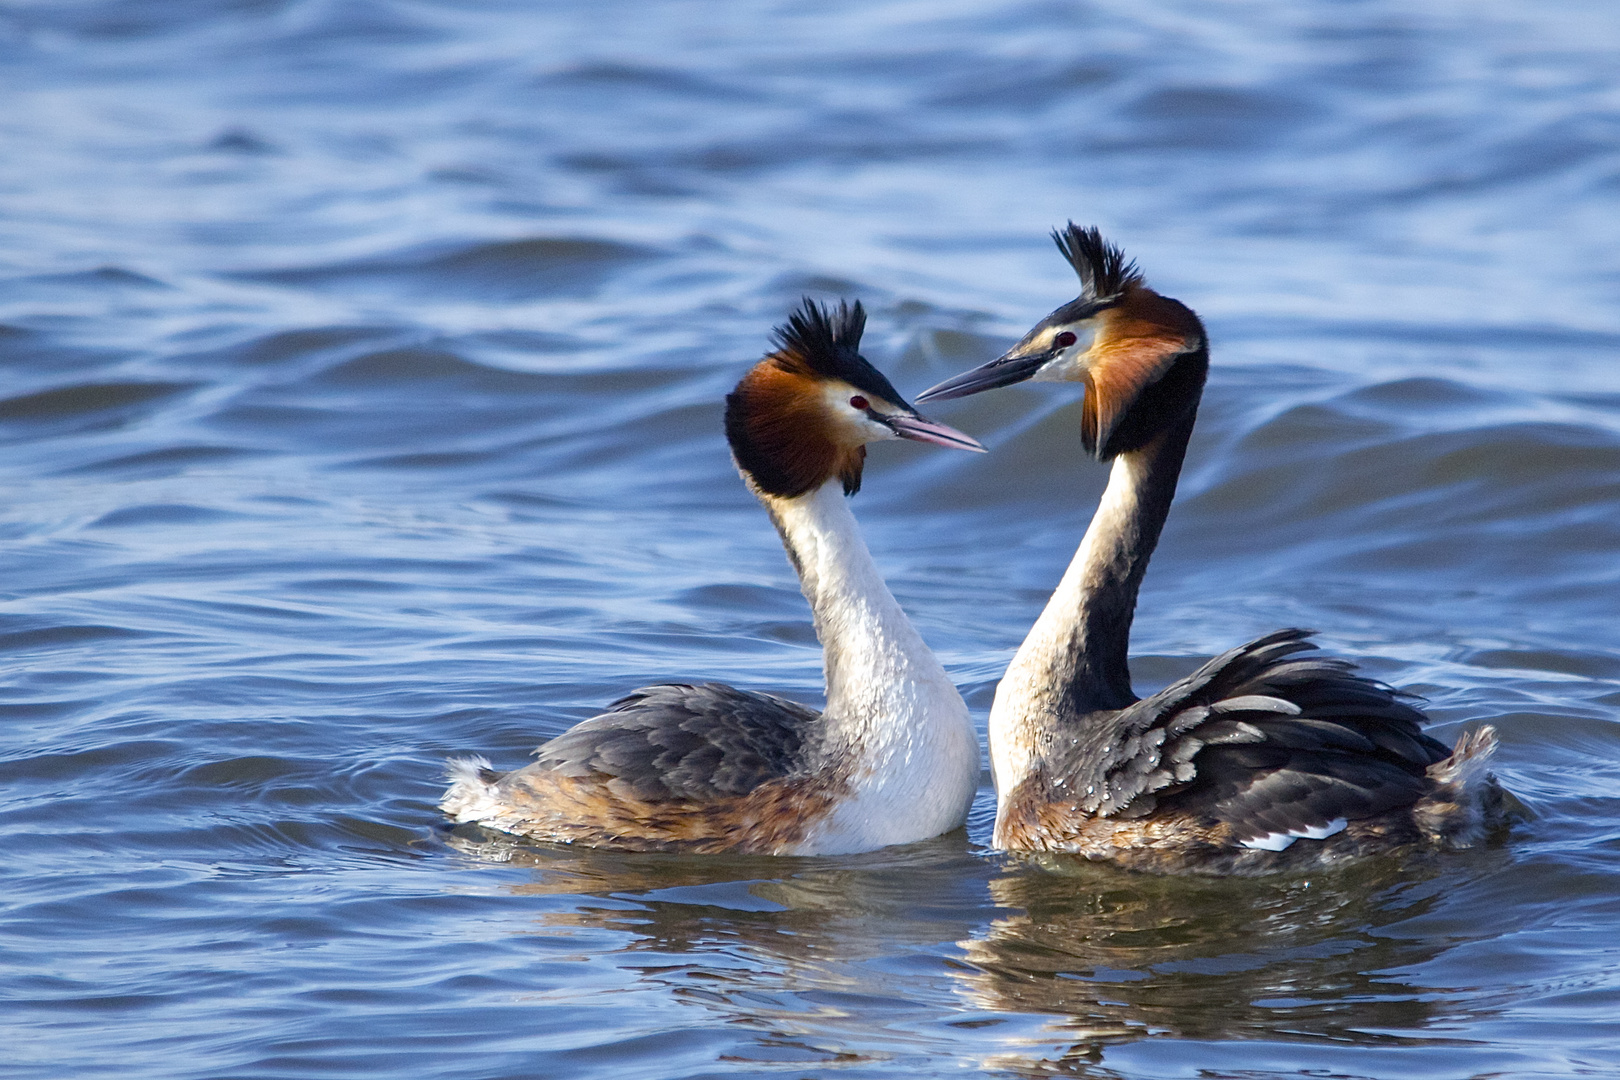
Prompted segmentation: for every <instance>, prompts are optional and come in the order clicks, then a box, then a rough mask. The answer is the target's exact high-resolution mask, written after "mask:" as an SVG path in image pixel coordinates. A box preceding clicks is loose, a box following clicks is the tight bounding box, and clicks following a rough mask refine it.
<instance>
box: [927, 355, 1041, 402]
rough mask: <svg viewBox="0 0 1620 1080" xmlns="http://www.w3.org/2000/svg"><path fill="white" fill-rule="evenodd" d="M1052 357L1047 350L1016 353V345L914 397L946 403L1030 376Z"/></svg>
mask: <svg viewBox="0 0 1620 1080" xmlns="http://www.w3.org/2000/svg"><path fill="white" fill-rule="evenodd" d="M1054 355H1056V354H1055V353H1054V352H1053V350H1051V349H1043V350H1042V351H1040V352H1036V353H1020V352H1019V351H1018V348H1017V346H1014V347H1013V348H1012V349H1010V350H1009V351H1008V352H1006V353H1005V354H1003V355H1001V356H998V357H996V358H995V359H994V360H992V361H990V362H989V363H988V364H982V365H980V366H979V367H976V368H974V369H972V370H971V371H964V372H962V374H960V375H953V376H951V377H950V378H949V379H946V380H945V381H944V382H942V383H940V384H939V385H937V386H930V387H929V388H928V389H927V390H924V391H923V392H922V393H920V394H918V395H917V400H918V401H950V400H951V399H952V398H959V397H967V396H968V395H969V394H977V393H979V392H980V391H981V390H994V389H996V388H997V387H1001V386H1011V385H1012V384H1013V383H1020V382H1023V381H1024V380H1025V379H1027V378H1029V377H1031V376H1032V375H1034V374H1035V373H1036V372H1037V371H1039V370H1040V369H1041V367H1042V366H1043V365H1045V363H1046V362H1047V361H1048V360H1050V359H1052V357H1053V356H1054Z"/></svg>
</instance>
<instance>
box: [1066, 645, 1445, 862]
mask: <svg viewBox="0 0 1620 1080" xmlns="http://www.w3.org/2000/svg"><path fill="white" fill-rule="evenodd" d="M1309 636H1310V632H1309V631H1305V630H1279V631H1277V632H1276V633H1273V634H1268V635H1266V636H1265V637H1262V638H1257V639H1256V640H1254V641H1251V642H1249V643H1248V644H1246V645H1242V646H1240V647H1238V648H1236V649H1233V650H1231V651H1230V652H1226V653H1223V654H1221V655H1220V656H1217V657H1215V658H1214V659H1213V660H1211V661H1209V662H1208V663H1207V664H1205V665H1204V666H1202V667H1201V668H1199V669H1198V670H1197V671H1195V672H1193V673H1192V674H1191V675H1189V676H1187V677H1186V678H1185V679H1182V680H1180V681H1179V682H1176V683H1174V684H1172V685H1170V686H1168V687H1166V688H1165V689H1164V690H1161V691H1160V692H1159V693H1157V694H1154V695H1152V696H1151V697H1147V698H1143V699H1141V700H1140V701H1137V702H1136V703H1135V704H1133V705H1131V706H1129V707H1127V708H1125V709H1123V710H1120V711H1118V712H1112V711H1103V712H1098V713H1093V714H1090V715H1088V716H1085V717H1082V718H1080V722H1079V724H1078V725H1077V727H1076V731H1075V734H1074V735H1073V736H1072V737H1071V738H1070V739H1069V740H1067V741H1066V742H1060V743H1059V744H1057V745H1055V746H1054V747H1052V748H1051V750H1049V751H1048V758H1049V760H1048V762H1047V767H1046V769H1045V772H1046V775H1048V776H1053V777H1062V778H1064V780H1063V781H1062V789H1061V790H1055V791H1054V792H1053V794H1054V795H1055V796H1059V797H1065V798H1073V799H1075V800H1076V802H1077V803H1078V805H1079V806H1080V808H1081V809H1082V810H1084V811H1086V812H1088V813H1093V814H1099V815H1101V816H1104V817H1139V816H1141V815H1143V814H1146V813H1149V812H1151V811H1152V810H1154V809H1156V808H1157V807H1159V806H1165V805H1168V804H1169V802H1170V801H1171V800H1174V805H1175V806H1176V807H1177V808H1178V809H1180V810H1181V811H1183V812H1187V813H1193V814H1197V815H1200V816H1203V817H1207V818H1210V819H1213V820H1215V821H1223V822H1227V823H1229V824H1231V825H1232V826H1234V828H1235V829H1236V832H1237V838H1238V839H1239V840H1245V839H1254V838H1258V837H1261V836H1264V835H1266V834H1267V833H1270V832H1283V833H1286V832H1290V831H1296V830H1299V829H1304V828H1321V827H1323V826H1326V825H1328V824H1329V823H1330V822H1332V821H1334V820H1335V819H1337V818H1341V817H1342V818H1346V819H1352V820H1353V819H1356V818H1361V817H1369V816H1372V815H1374V814H1378V813H1382V812H1383V811H1385V810H1390V809H1393V808H1395V807H1397V806H1402V805H1408V804H1410V803H1412V802H1415V801H1416V800H1417V799H1418V798H1419V797H1420V796H1421V795H1422V794H1423V793H1424V791H1426V790H1427V788H1428V781H1427V780H1426V778H1425V770H1426V769H1427V768H1428V767H1429V766H1430V765H1432V764H1433V763H1434V762H1436V761H1439V760H1441V759H1442V758H1444V757H1446V756H1447V755H1448V754H1449V753H1450V751H1449V750H1448V749H1447V748H1446V747H1445V746H1444V745H1443V744H1442V743H1440V742H1438V741H1436V740H1435V739H1432V738H1430V737H1429V736H1427V735H1425V734H1423V731H1422V725H1423V723H1424V716H1423V714H1422V713H1420V712H1418V711H1417V710H1416V709H1414V708H1413V707H1412V706H1410V705H1408V704H1406V703H1405V702H1404V701H1402V700H1400V696H1399V695H1398V694H1397V693H1396V692H1395V691H1394V690H1392V689H1391V688H1389V687H1387V686H1385V685H1383V684H1382V683H1378V682H1374V681H1373V680H1371V679H1366V678H1363V677H1362V676H1360V675H1357V674H1355V672H1354V670H1353V666H1352V665H1351V664H1349V663H1348V662H1346V661H1344V660H1337V659H1333V658H1331V657H1317V656H1300V655H1298V654H1300V653H1303V652H1308V651H1310V650H1313V649H1315V646H1314V645H1312V644H1311V643H1310V642H1309V641H1308V640H1307V638H1309Z"/></svg>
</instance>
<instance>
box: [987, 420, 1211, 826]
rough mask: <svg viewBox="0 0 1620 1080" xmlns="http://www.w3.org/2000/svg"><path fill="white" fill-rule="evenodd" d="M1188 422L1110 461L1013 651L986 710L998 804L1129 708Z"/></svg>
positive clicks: (1175, 426) (1187, 430)
mask: <svg viewBox="0 0 1620 1080" xmlns="http://www.w3.org/2000/svg"><path fill="white" fill-rule="evenodd" d="M1193 418H1194V414H1193V413H1192V412H1191V411H1189V412H1188V414H1187V415H1186V417H1185V418H1184V419H1183V420H1182V421H1180V422H1178V423H1176V424H1174V425H1172V426H1171V427H1170V428H1169V429H1167V430H1166V431H1164V432H1162V433H1161V434H1160V435H1159V436H1158V437H1157V438H1155V439H1153V440H1152V441H1150V442H1149V443H1148V444H1147V445H1145V446H1143V447H1141V448H1140V449H1137V450H1133V451H1131V452H1129V453H1125V454H1121V455H1119V456H1118V457H1116V458H1115V459H1114V464H1113V468H1112V470H1111V471H1110V472H1109V476H1108V487H1107V489H1106V490H1105V491H1104V492H1103V497H1102V500H1101V501H1100V502H1099V503H1098V505H1097V512H1096V513H1095V514H1094V515H1092V518H1091V524H1090V526H1088V527H1087V529H1086V535H1085V537H1084V538H1083V539H1082V540H1081V541H1080V547H1079V548H1078V549H1077V550H1076V551H1075V553H1074V558H1073V560H1071V561H1070V563H1069V568H1068V570H1066V571H1065V572H1064V574H1063V580H1062V581H1060V582H1059V583H1058V587H1057V588H1056V589H1055V590H1054V591H1053V593H1052V596H1051V599H1049V600H1048V601H1047V602H1046V607H1045V609H1044V610H1042V612H1041V615H1040V618H1038V619H1036V620H1035V625H1034V626H1033V627H1031V628H1030V631H1029V635H1028V636H1027V637H1025V638H1024V643H1023V644H1022V645H1021V646H1019V648H1018V654H1017V655H1016V656H1015V657H1013V661H1012V663H1011V664H1010V665H1008V667H1007V673H1006V675H1004V676H1002V679H1001V684H1000V685H999V686H998V687H997V688H996V700H995V704H994V705H992V706H991V709H990V730H989V735H990V770H991V774H992V776H993V777H994V779H995V783H996V797H997V799H998V801H1000V802H1002V803H1004V802H1005V800H1006V798H1007V796H1008V795H1009V794H1010V793H1011V792H1012V791H1013V789H1014V788H1016V787H1017V786H1018V784H1019V783H1020V782H1021V781H1022V780H1023V779H1024V778H1025V777H1026V776H1028V775H1029V773H1030V772H1031V771H1032V770H1033V769H1035V768H1036V767H1038V764H1039V762H1038V756H1039V753H1040V750H1041V747H1042V746H1043V745H1045V744H1046V743H1047V742H1050V741H1051V740H1052V739H1053V738H1055V737H1060V736H1061V737H1067V736H1072V735H1075V734H1077V733H1078V732H1079V731H1080V730H1082V725H1085V724H1088V723H1106V722H1107V720H1108V719H1110V718H1111V716H1112V712H1113V711H1114V710H1118V709H1122V708H1124V707H1125V706H1127V705H1129V704H1131V702H1133V701H1135V700H1136V695H1135V694H1134V693H1132V691H1131V675H1130V668H1129V666H1128V665H1127V663H1126V658H1127V655H1128V653H1129V649H1130V638H1131V621H1132V619H1133V618H1134V616H1135V613H1136V596H1137V592H1138V590H1139V589H1140V587H1141V584H1142V577H1143V575H1144V574H1145V573H1146V572H1147V564H1148V559H1149V558H1150V557H1151V556H1152V554H1153V549H1154V547H1156V546H1157V545H1158V542H1159V533H1160V531H1161V530H1162V529H1163V527H1164V522H1165V518H1166V517H1167V516H1168V515H1169V513H1170V503H1171V501H1172V500H1173V499H1174V498H1175V493H1176V480H1177V478H1178V477H1179V476H1180V473H1181V463H1182V460H1183V458H1184V456H1185V454H1186V450H1187V440H1188V438H1189V437H1190V435H1191V434H1192V426H1193Z"/></svg>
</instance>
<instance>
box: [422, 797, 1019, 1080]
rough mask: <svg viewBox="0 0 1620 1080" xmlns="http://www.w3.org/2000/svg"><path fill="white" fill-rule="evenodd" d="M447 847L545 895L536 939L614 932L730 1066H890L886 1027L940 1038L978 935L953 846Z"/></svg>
mask: <svg viewBox="0 0 1620 1080" xmlns="http://www.w3.org/2000/svg"><path fill="white" fill-rule="evenodd" d="M447 839H448V842H449V843H450V844H451V845H452V846H453V847H455V848H456V849H458V850H460V851H462V852H463V853H465V854H468V855H472V856H475V857H476V858H478V859H479V860H480V861H489V860H498V861H501V862H504V863H507V864H509V865H513V866H522V867H526V868H530V869H531V870H532V878H531V879H530V880H528V881H522V882H512V883H508V884H505V885H503V886H502V887H503V888H504V889H505V890H506V891H508V892H510V893H511V894H513V895H515V896H523V897H541V898H544V897H556V898H557V901H556V907H555V908H554V909H552V910H542V911H536V912H534V913H533V918H532V921H530V922H528V923H527V924H526V925H527V926H529V927H532V928H533V931H534V932H535V933H538V934H542V935H548V936H555V935H570V934H578V935H584V934H587V933H591V932H601V931H607V932H609V933H613V934H616V935H619V938H620V939H619V941H618V943H617V944H616V945H615V946H614V947H613V948H612V963H613V966H614V967H615V968H616V969H618V970H619V971H622V972H625V973H627V974H629V975H630V976H631V979H632V981H631V984H630V987H629V988H631V989H637V990H639V989H651V990H655V991H656V992H657V993H659V994H667V995H669V997H670V998H671V999H673V1000H675V1001H678V1002H681V1003H682V1004H684V1005H688V1006H692V1007H695V1008H698V1009H700V1010H702V1011H704V1012H706V1013H708V1014H709V1016H710V1017H711V1019H708V1020H703V1021H699V1024H700V1025H701V1026H706V1027H711V1029H712V1025H714V1024H715V1023H718V1024H720V1025H722V1027H723V1030H725V1031H730V1032H732V1033H734V1035H735V1037H736V1041H735V1042H734V1043H732V1044H731V1046H730V1047H729V1048H728V1050H727V1053H726V1059H727V1061H728V1062H733V1063H734V1062H745V1063H746V1062H753V1063H756V1064H758V1065H760V1066H761V1067H766V1066H769V1067H772V1068H781V1067H783V1066H784V1065H799V1066H803V1067H814V1066H818V1065H819V1066H824V1067H840V1068H842V1067H848V1066H850V1065H852V1064H859V1063H860V1062H862V1061H867V1060H870V1061H872V1062H877V1061H885V1060H889V1059H890V1058H892V1056H893V1051H894V1047H893V1043H894V1039H895V1037H896V1028H907V1027H910V1026H912V1025H916V1026H921V1027H932V1026H934V1025H936V1024H937V1020H938V1017H939V1015H940V1012H941V1003H943V1004H944V1006H945V1007H946V1008H947V1009H948V1008H949V1007H950V1004H951V1002H952V1000H953V998H954V990H953V983H952V978H951V975H950V973H949V969H948V963H949V961H948V960H947V957H950V956H951V955H952V954H954V953H955V952H956V947H955V944H954V943H955V942H957V941H959V940H961V939H962V938H964V937H967V936H969V935H970V934H972V933H973V932H974V931H975V929H977V928H982V927H983V926H984V924H985V922H986V917H987V915H988V909H987V907H986V899H985V898H986V883H987V878H988V876H989V875H990V873H992V872H993V870H994V866H993V864H991V863H987V862H985V861H984V860H982V859H980V858H977V857H975V856H974V855H973V854H971V853H970V852H969V851H968V849H967V846H966V845H965V844H964V843H963V839H962V836H961V835H960V834H959V833H958V834H955V835H949V836H945V837H939V838H935V839H932V840H926V841H923V842H921V843H916V844H908V845H904V846H900V847H891V848H885V849H883V850H881V851H876V852H869V853H865V854H859V855H845V856H832V857H823V858H798V859H793V860H783V859H781V858H778V857H774V856H767V855H712V856H702V857H695V858H694V857H672V856H670V855H667V854H660V853H635V852H622V851H613V850H605V849H589V848H575V847H563V846H560V845H557V846H553V845H537V844H534V843H532V842H526V841H522V840H515V839H512V838H507V837H502V836H500V835H499V834H496V833H492V832H487V831H485V830H482V829H479V828H478V827H476V826H471V827H469V826H462V827H460V828H457V829H456V830H454V831H453V832H451V833H450V834H449V835H448V838H447ZM590 951H591V954H592V955H595V956H603V955H605V953H606V950H604V949H603V948H602V947H601V946H600V945H597V946H595V947H593V948H592V949H591V950H590ZM583 958H584V957H582V959H583ZM595 985H600V975H597V976H596V982H595ZM623 988H624V987H619V989H623ZM956 1034H957V1033H955V1032H951V1036H952V1038H953V1039H954V1036H955V1035H956Z"/></svg>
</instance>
